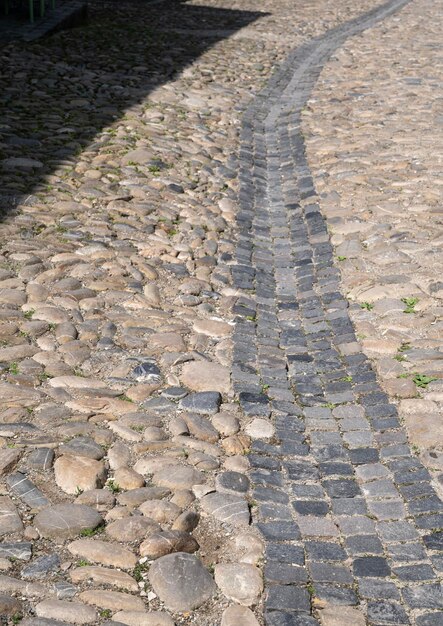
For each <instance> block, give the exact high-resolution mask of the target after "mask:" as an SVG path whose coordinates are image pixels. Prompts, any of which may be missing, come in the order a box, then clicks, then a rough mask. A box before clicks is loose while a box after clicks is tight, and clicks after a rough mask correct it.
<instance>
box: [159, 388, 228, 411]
mask: <svg viewBox="0 0 443 626" xmlns="http://www.w3.org/2000/svg"><path fill="white" fill-rule="evenodd" d="M221 401H222V397H221V395H220V393H219V392H218V391H200V392H198V393H191V394H189V395H188V396H186V397H185V398H182V399H181V400H180V407H181V408H182V409H184V410H185V411H193V412H194V413H198V414H199V415H214V414H215V413H217V412H218V409H219V407H220V404H221ZM169 404H171V406H172V407H173V406H174V405H173V404H172V403H169ZM147 408H149V407H147Z"/></svg>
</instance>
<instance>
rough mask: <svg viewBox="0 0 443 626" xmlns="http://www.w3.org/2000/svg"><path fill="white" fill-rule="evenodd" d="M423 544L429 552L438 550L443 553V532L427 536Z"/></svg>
mask: <svg viewBox="0 0 443 626" xmlns="http://www.w3.org/2000/svg"><path fill="white" fill-rule="evenodd" d="M423 542H424V544H425V546H426V547H427V548H428V549H429V550H438V551H439V552H443V530H439V531H437V532H434V533H431V534H429V535H425V536H424V537H423Z"/></svg>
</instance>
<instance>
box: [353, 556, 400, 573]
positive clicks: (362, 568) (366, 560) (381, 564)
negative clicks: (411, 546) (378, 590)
mask: <svg viewBox="0 0 443 626" xmlns="http://www.w3.org/2000/svg"><path fill="white" fill-rule="evenodd" d="M353 569H354V574H355V575H356V576H362V577H377V578H383V577H385V576H390V574H391V569H390V567H389V565H388V562H387V561H386V559H384V558H382V557H379V556H362V557H359V558H357V559H355V560H354V564H353Z"/></svg>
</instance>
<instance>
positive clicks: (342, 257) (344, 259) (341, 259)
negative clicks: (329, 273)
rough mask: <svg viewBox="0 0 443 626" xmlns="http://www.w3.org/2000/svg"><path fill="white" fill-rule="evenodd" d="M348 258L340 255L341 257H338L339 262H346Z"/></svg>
mask: <svg viewBox="0 0 443 626" xmlns="http://www.w3.org/2000/svg"><path fill="white" fill-rule="evenodd" d="M346 258H347V257H345V256H340V255H339V256H338V257H337V261H346Z"/></svg>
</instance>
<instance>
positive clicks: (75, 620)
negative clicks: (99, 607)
mask: <svg viewBox="0 0 443 626" xmlns="http://www.w3.org/2000/svg"><path fill="white" fill-rule="evenodd" d="M35 612H36V615H37V616H38V617H45V618H47V619H58V620H60V621H65V622H71V623H72V624H91V623H92V622H95V620H96V619H97V613H96V611H95V609H93V608H92V607H91V606H87V605H86V604H82V603H81V602H66V601H64V600H43V601H42V602H40V603H39V604H37V606H36V607H35Z"/></svg>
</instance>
